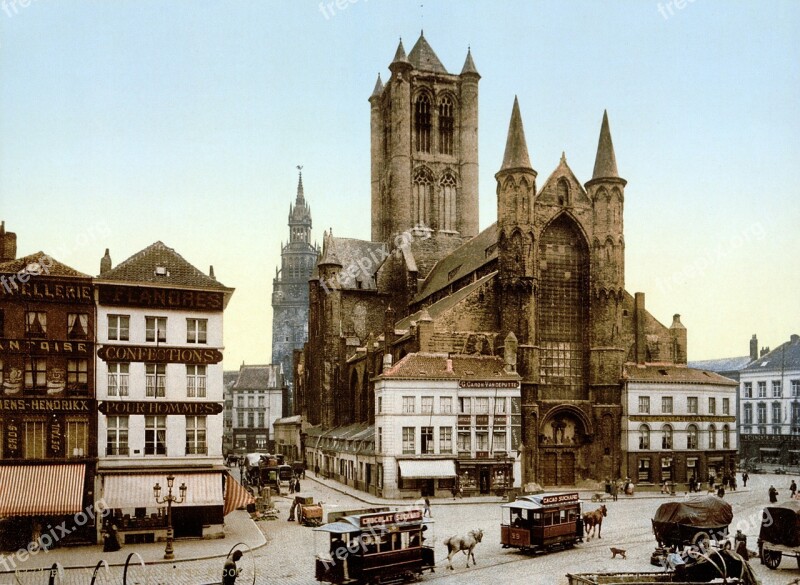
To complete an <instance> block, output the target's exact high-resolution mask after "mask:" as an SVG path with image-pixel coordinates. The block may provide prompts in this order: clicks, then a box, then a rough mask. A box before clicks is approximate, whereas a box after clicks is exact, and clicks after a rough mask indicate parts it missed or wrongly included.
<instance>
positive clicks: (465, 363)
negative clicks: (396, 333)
mask: <svg viewBox="0 0 800 585" xmlns="http://www.w3.org/2000/svg"><path fill="white" fill-rule="evenodd" d="M448 356H449V357H448ZM448 361H449V362H451V363H450V364H449V365H448ZM378 377H379V378H404V379H421V380H431V379H443V380H468V379H473V380H487V379H502V378H506V379H508V378H510V379H514V380H517V379H519V376H518V375H517V374H509V373H508V372H506V371H505V361H503V358H501V357H498V356H486V355H481V356H472V355H451V354H446V353H424V352H419V353H410V354H408V355H407V356H405V357H404V358H403V359H401V360H400V361H399V362H397V363H396V364H395V365H393V366H392V367H391V368H390V369H389V370H388V371H387V372H384V373H383V374H381V375H380V376H378Z"/></svg>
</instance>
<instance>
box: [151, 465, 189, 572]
mask: <svg viewBox="0 0 800 585" xmlns="http://www.w3.org/2000/svg"><path fill="white" fill-rule="evenodd" d="M174 483H175V476H174V475H172V474H169V475H168V476H167V488H168V491H167V495H166V496H164V498H163V499H160V497H161V485H159V484H158V483H156V485H154V486H153V495H154V496H155V497H156V503H157V504H166V505H167V546H166V548H164V558H165V559H168V560H171V559H174V558H175V554H174V550H173V548H172V540H173V534H172V504H181V503H183V502H184V501H185V500H186V484H185V483H181V487H180V488H178V489H179V490H180V492H181V495H180V498H178V497H177V496H173V495H172V485H173V484H174Z"/></svg>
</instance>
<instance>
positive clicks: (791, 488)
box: [789, 480, 797, 499]
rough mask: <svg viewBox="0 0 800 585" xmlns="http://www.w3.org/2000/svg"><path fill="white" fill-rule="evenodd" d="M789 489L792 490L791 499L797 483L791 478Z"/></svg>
mask: <svg viewBox="0 0 800 585" xmlns="http://www.w3.org/2000/svg"><path fill="white" fill-rule="evenodd" d="M789 491H790V492H792V499H794V494H795V492H796V491H797V484H796V483H795V482H794V480H792V485H790V486H789Z"/></svg>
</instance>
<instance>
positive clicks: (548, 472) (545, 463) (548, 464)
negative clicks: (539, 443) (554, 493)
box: [542, 453, 558, 485]
mask: <svg viewBox="0 0 800 585" xmlns="http://www.w3.org/2000/svg"><path fill="white" fill-rule="evenodd" d="M557 483H558V478H557V477H556V454H555V453H545V454H544V455H543V456H542V485H556V484H557Z"/></svg>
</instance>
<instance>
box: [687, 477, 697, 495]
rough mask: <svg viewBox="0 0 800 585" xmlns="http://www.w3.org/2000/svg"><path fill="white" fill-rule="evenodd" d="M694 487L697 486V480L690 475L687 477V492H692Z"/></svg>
mask: <svg viewBox="0 0 800 585" xmlns="http://www.w3.org/2000/svg"><path fill="white" fill-rule="evenodd" d="M696 488H697V480H696V479H695V477H694V475H693V476H692V477H690V478H689V493H692V494H693V493H694V491H695V489H696Z"/></svg>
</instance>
